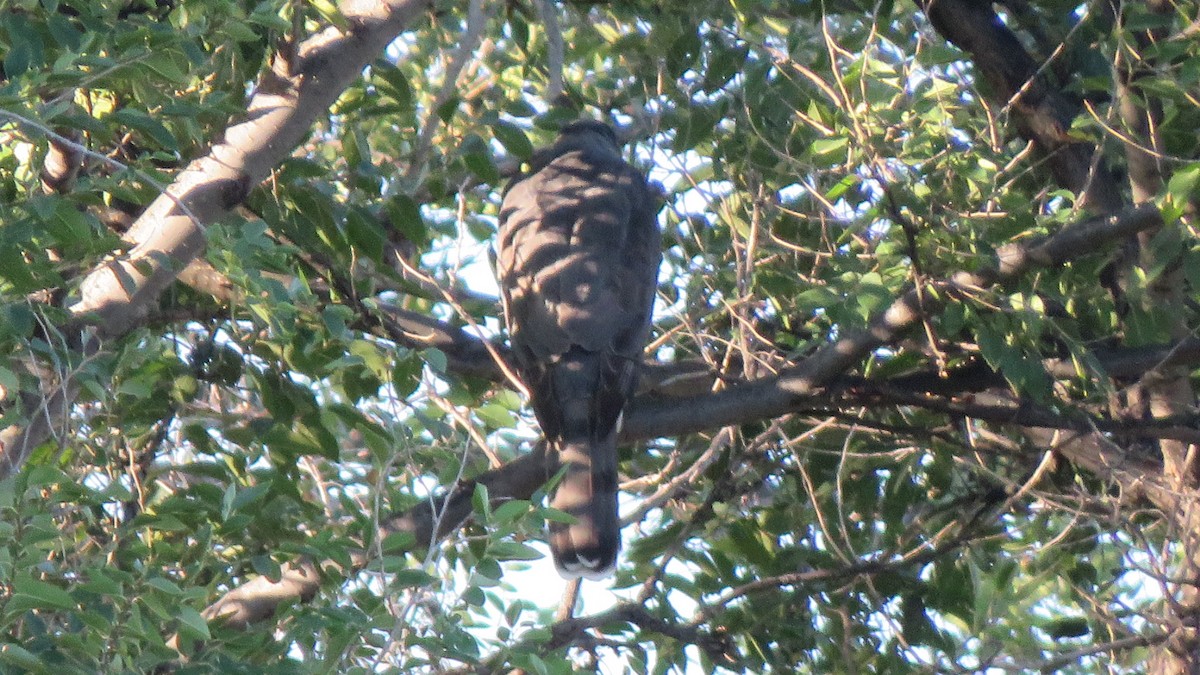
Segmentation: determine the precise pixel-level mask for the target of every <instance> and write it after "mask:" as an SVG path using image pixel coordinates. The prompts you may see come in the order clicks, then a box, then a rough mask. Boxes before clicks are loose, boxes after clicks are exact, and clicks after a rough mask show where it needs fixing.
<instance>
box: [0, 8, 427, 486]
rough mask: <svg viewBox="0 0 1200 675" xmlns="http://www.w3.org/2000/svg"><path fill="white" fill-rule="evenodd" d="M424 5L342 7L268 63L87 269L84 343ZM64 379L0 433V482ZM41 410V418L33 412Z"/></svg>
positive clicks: (123, 329)
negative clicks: (207, 138) (219, 136)
mask: <svg viewBox="0 0 1200 675" xmlns="http://www.w3.org/2000/svg"><path fill="white" fill-rule="evenodd" d="M428 5H429V2H428V1H427V0H391V1H390V2H367V1H366V0H355V1H353V2H347V3H344V5H343V7H342V12H343V15H344V16H345V17H346V19H347V21H348V22H349V25H350V26H351V28H350V30H349V31H348V32H345V33H343V32H341V31H340V30H338V29H336V28H333V27H331V28H328V29H326V30H325V31H323V32H322V33H320V34H318V35H315V36H313V37H311V38H310V39H308V40H306V41H305V42H304V44H302V45H301V46H300V48H299V58H298V63H296V64H292V63H289V62H287V61H285V60H284V59H281V58H277V59H275V61H274V63H273V65H272V67H271V69H270V70H269V71H268V72H265V73H264V74H263V75H262V77H261V78H260V80H259V82H258V84H257V86H256V87H255V91H254V94H253V95H252V96H251V97H250V101H249V104H248V106H247V115H246V118H245V119H244V120H242V121H240V122H237V123H236V124H233V125H232V126H230V127H229V128H228V129H227V130H226V132H225V137H224V140H222V141H221V142H220V143H218V144H217V145H215V146H214V147H213V149H212V150H211V151H210V152H209V154H208V155H206V156H204V157H201V158H199V159H197V160H195V161H193V162H192V163H191V164H190V165H189V166H188V167H187V169H185V170H184V171H183V172H182V173H181V174H179V175H178V176H177V177H176V179H175V181H174V183H172V184H171V185H170V186H169V187H168V188H167V190H166V192H165V193H163V194H161V195H159V197H158V198H157V199H155V200H154V202H152V203H151V204H150V206H149V207H148V208H147V209H146V211H145V212H144V213H143V214H142V215H141V216H140V217H139V218H138V219H137V220H136V221H135V222H134V224H133V227H132V228H130V230H129V232H128V233H126V235H125V239H126V240H127V241H129V242H130V243H132V244H133V248H132V249H131V250H130V251H129V252H128V253H126V254H124V255H121V256H118V257H116V258H114V259H113V260H111V261H109V262H107V263H105V264H104V265H101V266H100V267H99V268H97V269H96V270H94V271H92V272H91V273H90V274H89V275H88V276H87V278H86V279H84V281H83V284H82V286H81V288H80V295H81V297H80V299H79V301H78V302H76V303H75V304H74V305H72V306H71V307H70V311H71V314H72V315H73V317H75V319H76V320H77V321H78V322H80V324H81V325H84V324H86V325H88V326H90V327H91V328H90V331H89V332H90V337H91V338H92V339H111V338H115V337H119V336H121V335H124V334H125V333H127V332H128V331H129V330H131V329H132V328H133V327H134V326H135V325H137V323H138V322H139V321H140V320H141V318H142V317H144V316H145V315H146V314H147V313H149V311H150V310H151V309H152V307H153V306H154V304H155V303H156V302H157V300H158V297H159V295H160V294H161V293H162V292H163V290H165V289H166V288H167V286H168V285H169V284H170V283H171V282H172V281H174V280H175V278H176V277H177V276H178V274H179V272H180V271H181V270H183V269H184V268H186V267H187V266H188V264H189V263H191V262H192V261H193V260H195V259H196V258H197V257H198V256H199V255H200V253H201V252H202V251H203V249H204V227H205V225H206V224H208V223H211V222H213V221H215V220H217V219H219V218H220V217H222V216H223V215H225V214H226V213H228V212H229V210H230V209H232V208H233V207H234V206H236V205H237V204H238V203H240V202H241V201H242V199H243V198H244V197H245V196H246V194H247V192H248V191H249V190H250V188H251V187H252V186H254V185H257V184H258V183H259V182H261V181H262V180H264V179H265V178H266V177H267V176H268V175H269V173H270V172H271V170H272V169H273V168H274V167H275V166H276V165H277V164H278V163H279V162H281V161H283V160H284V159H286V158H287V157H288V156H289V155H290V154H291V152H292V150H293V149H294V148H295V147H296V146H297V145H299V144H300V142H301V141H302V140H303V139H304V137H305V135H306V134H308V132H309V129H310V128H311V127H312V124H313V122H314V121H315V120H316V118H317V116H318V115H322V114H325V112H326V111H327V110H328V109H329V107H330V106H331V105H332V104H333V102H334V101H335V100H337V97H338V96H339V95H341V93H342V91H343V90H345V88H346V87H347V86H349V84H350V83H351V82H352V81H353V80H354V79H356V78H358V77H359V76H360V75H361V73H362V69H363V68H364V67H365V66H366V65H367V64H368V63H370V62H371V60H373V59H374V58H375V57H376V56H377V55H378V54H379V53H380V52H381V51H382V50H383V49H384V47H386V46H387V45H388V43H390V42H391V41H392V40H393V39H395V37H396V36H397V35H399V33H400V31H401V30H403V29H404V27H405V26H406V25H407V24H408V23H409V22H411V21H412V20H413V19H415V18H416V17H417V16H418V15H419V14H420V13H421V12H422V11H423V10H424V9H425V8H426V7H427V6H428ZM78 388H79V386H78V384H77V383H76V382H75V381H74V380H73V379H69V380H67V381H65V382H62V383H60V385H59V386H58V387H56V389H55V390H54V391H52V392H50V391H48V392H45V393H44V396H43V399H42V400H41V401H38V402H36V403H35V404H33V406H32V407H29V408H27V409H26V410H25V411H24V412H25V413H26V414H25V415H24V419H25V420H26V424H25V426H13V427H9V428H7V429H5V430H3V432H0V453H2V455H0V478H3V477H5V476H8V475H10V474H11V473H13V472H14V471H16V470H18V469H20V467H21V466H22V465H23V464H24V463H25V461H26V460H27V459H28V457H29V455H30V453H31V452H32V451H33V449H34V448H35V447H36V446H38V445H39V444H41V443H42V442H43V441H45V440H46V439H47V438H49V437H50V435H51V431H52V429H51V427H50V425H49V424H47V423H46V419H47V418H48V417H49V418H54V417H57V416H59V415H61V414H62V413H63V412H65V411H66V410H67V408H68V407H69V406H70V405H71V403H72V402H73V401H74V399H75V397H76V395H77V394H78ZM39 409H44V410H46V412H47V413H48V414H47V415H38V414H36V413H37V411H38V410H39Z"/></svg>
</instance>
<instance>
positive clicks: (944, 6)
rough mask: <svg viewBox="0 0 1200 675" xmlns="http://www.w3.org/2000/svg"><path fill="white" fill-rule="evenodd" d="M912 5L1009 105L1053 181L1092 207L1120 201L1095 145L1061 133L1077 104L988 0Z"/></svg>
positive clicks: (1109, 208)
mask: <svg viewBox="0 0 1200 675" xmlns="http://www.w3.org/2000/svg"><path fill="white" fill-rule="evenodd" d="M917 5H918V6H919V7H920V8H921V10H922V11H923V12H925V15H926V16H927V17H929V22H930V23H932V24H933V27H934V28H935V29H936V30H937V32H938V33H940V34H941V35H942V37H944V38H946V39H947V40H949V41H950V42H952V43H954V44H955V45H956V46H958V47H959V48H960V49H962V50H963V51H965V52H967V53H968V54H970V55H971V60H972V61H973V62H974V64H975V69H976V71H977V72H978V73H979V74H980V76H981V79H982V80H983V81H984V82H986V83H987V86H988V89H990V95H991V98H992V99H993V100H995V101H997V102H999V103H1000V104H1001V105H1004V106H1006V108H1007V109H1008V110H1009V111H1011V113H1012V115H1013V121H1014V122H1015V123H1016V127H1017V132H1018V133H1020V134H1021V137H1022V138H1025V139H1026V140H1029V141H1032V142H1033V143H1034V144H1035V145H1036V146H1037V148H1038V149H1039V150H1040V151H1041V153H1042V154H1043V155H1045V157H1046V161H1047V164H1048V166H1049V167H1050V171H1051V173H1052V174H1053V175H1054V178H1055V180H1056V181H1057V182H1058V184H1059V185H1061V186H1063V187H1064V188H1066V189H1068V190H1070V191H1072V192H1074V193H1075V194H1077V195H1079V203H1080V205H1081V206H1083V207H1084V208H1087V209H1090V210H1092V211H1094V212H1097V213H1111V212H1113V211H1116V210H1117V209H1120V208H1121V207H1122V206H1123V205H1124V201H1123V200H1122V198H1121V191H1120V189H1119V188H1118V185H1117V181H1116V179H1115V178H1114V177H1113V175H1112V174H1111V173H1110V172H1109V171H1108V169H1106V168H1105V167H1104V165H1103V164H1102V163H1101V162H1099V161H1097V158H1096V157H1095V153H1096V148H1095V147H1094V146H1092V145H1091V144H1090V143H1082V142H1080V141H1078V140H1075V139H1073V138H1071V137H1070V136H1068V134H1067V132H1068V131H1069V130H1070V129H1071V123H1072V120H1074V119H1075V116H1076V115H1077V114H1078V113H1079V109H1078V106H1077V105H1076V104H1075V102H1074V101H1072V100H1070V99H1068V98H1067V97H1066V96H1064V95H1063V93H1062V92H1061V91H1059V90H1058V89H1056V88H1054V87H1052V86H1051V85H1050V84H1049V83H1048V82H1047V80H1046V78H1045V76H1044V75H1043V73H1042V72H1041V71H1042V69H1041V68H1040V67H1039V65H1038V63H1037V62H1036V61H1034V59H1033V57H1031V56H1030V55H1029V53H1028V52H1027V51H1026V50H1025V47H1024V46H1023V45H1022V44H1021V42H1020V41H1019V40H1017V38H1016V36H1015V35H1013V34H1012V31H1010V30H1009V29H1008V27H1007V26H1006V25H1005V24H1004V22H1003V21H1001V20H1000V17H999V16H997V15H996V11H995V10H994V9H993V8H992V4H991V3H990V2H978V1H976V0H917Z"/></svg>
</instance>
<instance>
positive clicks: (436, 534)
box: [205, 206, 1161, 627]
mask: <svg viewBox="0 0 1200 675" xmlns="http://www.w3.org/2000/svg"><path fill="white" fill-rule="evenodd" d="M1160 222H1161V217H1160V216H1159V214H1158V211H1157V210H1156V209H1154V208H1151V207H1145V206H1144V207H1139V208H1134V209H1129V210H1127V211H1125V212H1122V213H1119V214H1116V215H1114V216H1110V217H1106V218H1094V219H1091V220H1088V221H1085V222H1083V223H1079V224H1077V225H1074V226H1072V227H1068V228H1066V229H1064V230H1063V231H1061V232H1059V233H1058V234H1056V235H1054V236H1052V237H1049V238H1047V239H1045V240H1043V241H1040V242H1034V243H1031V244H1028V245H1013V246H1010V247H1007V248H1005V249H1004V250H1002V251H1001V252H1000V253H999V255H998V259H997V261H996V264H995V265H994V266H992V267H989V268H985V269H983V270H981V271H979V272H977V273H975V274H966V273H961V274H959V275H956V276H955V277H954V279H953V280H951V281H943V282H938V283H935V284H931V286H932V287H933V288H936V289H937V290H940V291H943V293H942V295H943V296H945V295H946V293H945V291H956V290H958V291H965V290H968V289H977V288H980V287H986V286H990V285H992V284H993V283H995V282H998V281H1002V280H1006V279H1011V278H1013V277H1015V276H1017V275H1019V274H1021V273H1023V272H1025V271H1027V270H1028V269H1030V268H1033V267H1042V266H1050V265H1059V264H1062V263H1064V262H1066V261H1068V260H1071V259H1073V258H1075V257H1079V256H1082V255H1085V254H1087V253H1092V252H1095V251H1096V250H1097V247H1098V245H1099V244H1101V243H1104V242H1112V241H1119V240H1121V239H1123V238H1125V237H1128V236H1130V235H1131V234H1134V233H1136V232H1137V231H1139V230H1141V229H1143V228H1147V227H1153V226H1155V225H1156V224H1158V223H1160ZM1084 241H1086V242H1088V245H1087V246H1083V245H1082V243H1081V242H1084ZM932 295H933V294H932V293H930V294H928V295H927V297H926V304H925V307H926V308H927V309H929V311H935V310H934V309H933V306H934V305H935V304H936V303H932V301H931V297H932ZM404 320H405V321H407V322H409V323H408V324H407V329H413V330H417V331H428V337H427V338H425V339H427V340H434V339H437V340H442V341H443V342H442V343H441V344H444V345H446V346H447V347H449V348H451V350H452V351H454V350H456V349H458V348H459V347H462V346H463V345H465V344H469V343H468V342H467V340H473V339H474V338H470V337H469V336H465V333H463V334H459V333H456V332H455V331H453V330H446V327H445V326H444V324H438V323H437V322H432V321H431V320H428V319H425V318H423V317H418V316H405V318H404ZM919 320H920V312H919V311H918V309H917V305H916V292H915V291H914V290H910V291H908V292H907V293H905V294H904V295H903V296H902V297H901V298H899V299H898V300H897V301H896V302H894V303H893V304H892V306H891V307H889V308H888V309H887V310H886V311H885V312H884V313H882V314H881V315H880V316H879V317H877V318H876V320H875V321H873V322H872V323H871V328H870V329H869V330H866V331H862V332H861V333H853V334H851V335H848V336H847V337H845V338H843V339H840V340H838V341H835V342H832V343H829V344H827V345H826V346H824V347H822V348H821V349H819V350H817V352H816V353H814V354H813V355H812V356H810V357H809V358H808V359H806V360H804V361H802V362H801V363H799V364H798V365H796V366H794V367H792V368H790V369H788V370H785V371H784V372H783V373H781V374H780V375H778V376H776V377H771V378H764V379H762V380H757V381H754V382H749V383H744V384H741V385H739V386H735V387H731V388H728V389H725V390H723V391H720V392H717V393H712V394H704V395H700V396H695V397H690V398H676V399H669V400H667V399H663V400H650V401H647V400H646V398H641V399H638V400H636V401H635V404H634V407H633V408H632V409H631V410H630V411H629V413H628V414H627V415H626V418H625V424H624V426H623V428H622V433H621V439H622V441H624V442H630V441H636V440H644V439H649V438H657V437H661V436H678V435H683V434H687V433H693V432H696V431H701V430H705V429H716V428H719V427H723V426H728V425H731V424H740V423H745V422H749V421H753V420H762V419H770V418H774V417H778V416H780V415H783V414H785V413H788V412H793V411H795V410H797V409H803V408H804V407H806V406H808V407H812V406H814V405H820V404H822V403H824V404H828V402H829V394H828V393H824V392H822V391H821V390H822V389H823V388H824V387H826V386H828V385H831V384H833V383H834V382H835V381H836V380H837V379H838V378H840V377H842V376H844V375H845V373H846V372H848V371H850V370H851V369H853V368H854V367H855V366H857V365H858V364H859V363H861V361H862V360H863V359H864V358H866V357H867V356H868V355H869V354H870V353H871V352H872V351H873V350H874V349H876V348H878V347H879V346H882V345H884V344H887V343H890V342H893V341H894V340H896V339H897V338H898V337H899V336H900V335H901V334H902V333H903V332H905V331H906V330H907V329H908V328H910V327H912V326H914V325H916V323H917V322H918V321H919ZM431 344H432V343H431ZM470 349H475V348H473V347H472V348H470ZM455 353H459V354H462V353H464V352H455ZM976 412H980V413H984V412H989V411H985V410H984V409H983V407H979V408H977V409H976ZM990 412H991V413H994V414H996V415H997V416H999V417H1000V418H1001V419H998V420H996V421H998V422H1004V421H1006V420H1005V419H1004V418H1007V417H1011V415H1012V414H1013V410H1012V408H1007V407H1006V408H1003V409H1000V410H998V411H997V410H991V411H990ZM1038 419H1040V420H1042V421H1043V422H1047V421H1049V420H1048V418H1046V417H1040V418H1038ZM1007 421H1010V420H1007ZM1054 421H1055V422H1059V423H1061V424H1062V425H1069V426H1068V428H1076V426H1077V425H1078V424H1079V422H1078V420H1073V419H1066V418H1062V417H1059V418H1056V419H1055V420H1054ZM1098 468H1099V467H1098ZM555 470H556V469H555V467H554V466H553V464H552V462H551V460H550V458H548V457H546V456H545V455H544V450H543V449H542V447H541V446H540V445H539V447H538V449H537V450H536V451H535V452H533V453H530V454H529V455H527V456H525V457H521V458H519V459H517V460H515V461H513V462H510V463H508V464H506V465H505V466H503V467H500V468H499V469H496V470H494V471H489V472H487V473H484V474H482V475H480V476H479V477H477V478H476V479H474V480H471V481H464V482H462V483H460V484H459V485H455V486H452V487H451V488H450V489H449V492H448V493H447V496H443V497H442V498H439V499H434V500H431V501H429V502H426V503H422V505H421V506H419V507H417V508H415V509H412V510H410V511H407V512H404V513H400V514H396V515H393V516H390V517H389V518H387V519H386V520H385V521H384V523H383V529H384V531H385V533H394V532H408V533H411V534H412V535H413V536H414V537H415V539H416V541H417V542H420V543H421V545H427V544H432V543H434V542H436V541H437V540H438V539H440V538H441V537H442V536H445V535H446V534H448V533H449V532H451V531H453V530H454V529H455V528H457V527H459V526H460V525H461V524H462V522H463V521H464V520H466V518H467V517H468V516H469V515H470V512H471V495H472V494H473V493H474V491H475V485H476V484H484V485H487V486H488V488H489V490H488V494H489V495H490V496H491V497H492V499H493V500H496V501H504V500H508V499H528V498H529V497H530V496H532V495H533V493H534V492H535V491H536V490H537V489H538V488H539V487H541V485H542V484H543V483H544V482H545V480H546V478H547V476H548V475H552V474H553V473H554V471H555ZM1102 475H1103V474H1102ZM310 567H311V563H307V562H305V563H303V564H300V565H297V566H295V567H291V566H288V567H285V569H284V575H283V578H282V579H281V581H279V582H275V583H272V582H270V581H266V580H263V579H261V578H260V579H255V580H253V581H251V582H249V583H248V584H246V585H243V586H241V587H239V588H237V589H234V590H232V591H230V593H229V594H227V596H226V597H225V598H222V599H221V600H219V601H218V602H216V603H214V604H213V605H212V606H210V607H209V608H208V609H207V610H206V611H205V616H207V617H209V618H213V617H218V616H219V617H222V618H224V619H225V620H226V621H227V622H228V623H229V624H230V625H233V626H238V627H243V626H247V625H249V624H251V623H253V622H255V621H260V620H263V619H265V618H268V617H269V616H271V615H272V614H273V612H274V609H275V605H276V604H278V599H279V598H286V597H291V598H295V597H309V596H311V594H313V593H315V592H316V590H317V589H318V587H319V579H318V578H317V576H316V575H315V574H312V573H310V572H309V568H310ZM289 592H291V593H292V594H291V595H288V593H289Z"/></svg>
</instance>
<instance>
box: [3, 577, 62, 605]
mask: <svg viewBox="0 0 1200 675" xmlns="http://www.w3.org/2000/svg"><path fill="white" fill-rule="evenodd" d="M13 595H14V598H15V597H16V596H25V597H27V598H29V599H30V600H32V601H33V602H35V603H36V604H35V605H34V606H35V607H42V608H45V609H62V610H68V609H74V608H75V600H74V599H72V598H71V594H70V593H68V592H66V591H64V590H63V589H61V588H59V587H58V586H55V585H54V584H49V583H46V582H45V581H39V580H37V579H34V578H32V577H28V576H18V577H17V578H16V579H14V580H13Z"/></svg>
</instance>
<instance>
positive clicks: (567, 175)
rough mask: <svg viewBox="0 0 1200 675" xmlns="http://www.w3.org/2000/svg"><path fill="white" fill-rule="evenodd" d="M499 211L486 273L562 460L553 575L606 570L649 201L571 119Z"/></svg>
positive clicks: (640, 325)
mask: <svg viewBox="0 0 1200 675" xmlns="http://www.w3.org/2000/svg"><path fill="white" fill-rule="evenodd" d="M531 163H532V169H531V170H530V172H529V173H527V174H525V175H524V176H522V177H519V178H518V179H516V180H515V181H514V182H513V183H512V184H511V185H510V186H509V188H508V191H507V192H506V194H505V196H504V202H503V204H502V206H501V208H500V232H499V236H498V243H497V247H496V254H497V261H496V265H497V273H498V275H499V278H500V288H501V290H502V295H503V300H504V315H505V320H506V322H507V324H508V332H509V338H510V340H511V343H512V354H513V360H514V362H515V365H516V368H517V371H518V374H519V375H520V377H521V379H522V381H523V382H524V384H525V386H526V388H527V389H528V390H529V394H530V399H531V403H532V406H533V412H534V414H535V415H536V416H537V420H538V424H539V425H541V428H542V433H543V434H544V435H545V437H546V441H547V442H548V443H549V444H550V448H551V452H552V453H557V458H558V464H561V466H562V467H563V468H564V475H563V479H562V481H561V482H560V483H559V484H558V488H557V489H556V491H555V493H554V496H553V497H552V498H551V500H550V505H551V506H553V507H554V508H556V509H559V510H561V511H564V512H566V513H568V514H570V515H571V516H573V517H574V519H575V521H574V522H573V523H570V524H568V523H559V522H551V523H550V526H549V531H550V550H551V552H552V553H553V555H554V563H555V565H556V566H557V567H558V571H559V573H560V574H562V575H563V576H564V577H568V578H575V577H586V578H589V579H595V578H600V577H603V576H606V575H608V574H610V573H611V572H612V570H613V568H614V567H615V566H616V561H617V551H618V549H619V548H620V546H621V535H620V521H619V519H618V516H617V432H618V427H619V426H620V419H621V413H622V411H623V410H624V408H625V403H626V401H628V400H629V398H630V397H631V396H632V395H633V391H634V387H635V386H636V383H637V375H638V367H639V364H640V362H641V358H642V350H643V349H644V348H645V346H646V341H647V339H648V338H649V334H650V318H651V311H652V309H653V305H654V295H655V288H656V286H657V278H658V265H659V261H660V260H661V259H662V251H661V245H662V241H661V237H660V235H659V231H658V226H657V224H656V220H655V214H656V212H657V211H658V204H657V201H658V200H657V196H656V194H655V192H654V191H652V190H651V188H650V186H649V185H648V184H647V182H646V177H645V176H644V175H643V174H642V173H641V172H640V171H638V170H637V169H635V168H634V167H632V166H630V165H629V164H628V163H626V162H625V160H624V159H622V157H621V152H620V145H619V143H618V142H617V138H616V134H614V133H613V130H612V129H611V128H610V127H609V126H607V125H605V124H603V123H600V122H595V121H591V120H582V121H578V122H574V123H572V124H569V125H567V126H565V127H564V128H563V129H562V131H561V132H560V133H559V136H558V140H557V141H556V142H555V143H554V145H552V146H550V147H548V148H544V149H542V150H539V151H538V152H536V153H535V154H534V156H533V160H532V162H531Z"/></svg>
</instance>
